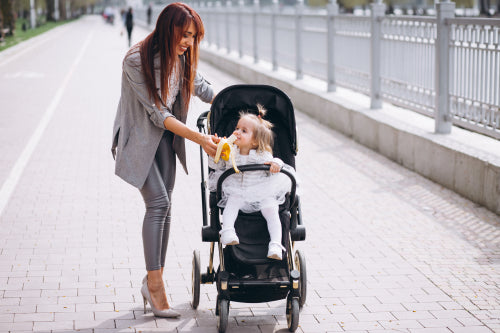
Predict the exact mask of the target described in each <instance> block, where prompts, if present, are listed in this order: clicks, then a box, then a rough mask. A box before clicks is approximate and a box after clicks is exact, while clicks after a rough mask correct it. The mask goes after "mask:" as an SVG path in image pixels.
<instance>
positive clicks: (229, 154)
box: [214, 134, 240, 173]
mask: <svg viewBox="0 0 500 333" xmlns="http://www.w3.org/2000/svg"><path fill="white" fill-rule="evenodd" d="M235 140H236V136H235V135H234V134H233V135H231V136H230V137H229V138H227V139H226V138H222V139H220V141H219V143H218V144H217V153H215V157H214V162H215V163H217V162H219V158H222V159H223V160H224V161H229V159H230V158H231V163H232V164H233V169H234V171H235V172H237V173H238V172H240V170H238V167H237V166H236V161H235V158H234V145H233V143H234V141H235Z"/></svg>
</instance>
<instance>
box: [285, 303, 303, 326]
mask: <svg viewBox="0 0 500 333" xmlns="http://www.w3.org/2000/svg"><path fill="white" fill-rule="evenodd" d="M299 311H300V308H299V300H298V299H297V298H295V297H291V296H288V297H287V298H286V322H287V324H288V330H289V331H290V332H295V331H296V330H297V327H298V326H299Z"/></svg>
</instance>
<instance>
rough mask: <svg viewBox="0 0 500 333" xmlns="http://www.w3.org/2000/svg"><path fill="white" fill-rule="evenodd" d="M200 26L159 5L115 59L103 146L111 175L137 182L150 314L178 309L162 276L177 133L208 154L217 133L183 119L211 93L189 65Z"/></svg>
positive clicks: (177, 6)
mask: <svg viewBox="0 0 500 333" xmlns="http://www.w3.org/2000/svg"><path fill="white" fill-rule="evenodd" d="M204 32H205V30H204V28H203V23H202V21H201V18H200V16H199V15H198V13H196V12H195V11H194V10H193V9H191V7H189V6H188V5H186V4H183V3H179V2H177V3H172V4H170V5H168V6H167V7H165V9H163V11H162V12H161V13H160V15H159V17H158V20H157V23H156V27H155V29H154V30H153V32H151V33H150V34H149V35H148V36H146V38H145V39H144V40H142V41H140V42H139V43H137V44H136V45H134V46H133V47H132V48H131V49H130V50H129V51H128V52H127V54H126V55H125V59H124V60H123V72H122V85H121V96H120V102H119V104H118V110H117V112H116V118H115V123H114V127H113V143H112V148H111V150H112V153H113V157H114V158H116V163H115V173H116V175H118V176H119V177H120V178H122V179H123V180H125V181H126V182H128V183H129V184H131V185H132V186H134V187H136V188H138V189H139V191H140V193H141V195H142V198H143V200H144V204H145V206H146V213H145V215H144V220H143V224H142V238H143V247H144V257H145V261H146V270H147V275H146V277H145V278H144V279H143V282H142V288H141V294H142V296H143V297H144V300H145V301H147V302H148V303H149V304H150V306H151V309H152V310H153V313H154V315H155V316H158V317H178V316H180V314H179V313H178V312H176V311H174V310H173V309H171V308H170V305H169V304H168V301H167V295H166V292H165V285H164V282H163V268H164V267H165V258H166V252H167V245H168V239H169V234H170V220H171V217H170V216H171V215H170V212H171V203H172V191H173V189H174V182H175V175H176V156H177V158H178V159H179V162H180V164H181V165H182V166H183V167H184V170H186V172H187V168H186V151H185V146H184V139H188V140H190V141H193V142H195V143H197V144H199V145H201V147H202V148H203V150H204V151H205V152H206V153H207V154H209V155H210V156H214V155H215V153H216V151H217V144H216V143H217V142H218V141H219V140H220V139H219V140H218V138H215V137H214V136H211V135H207V134H204V133H200V132H198V131H196V130H194V129H191V128H189V127H188V126H186V125H185V123H186V119H187V113H188V107H189V104H190V100H191V97H192V96H197V97H198V98H200V99H201V100H202V101H204V102H207V103H210V102H211V101H212V99H213V97H214V92H213V90H212V87H211V86H210V84H209V83H208V82H207V81H206V80H205V79H204V78H203V77H202V76H201V75H200V74H199V73H198V71H197V66H198V58H199V45H200V42H201V40H202V39H203V35H204ZM189 199H190V198H184V200H189ZM179 222H181V221H179ZM124 240H125V238H124ZM144 308H145V307H144Z"/></svg>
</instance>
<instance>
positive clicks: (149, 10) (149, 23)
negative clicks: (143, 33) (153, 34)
mask: <svg viewBox="0 0 500 333" xmlns="http://www.w3.org/2000/svg"><path fill="white" fill-rule="evenodd" d="M151 11H152V9H151V4H149V6H148V25H151Z"/></svg>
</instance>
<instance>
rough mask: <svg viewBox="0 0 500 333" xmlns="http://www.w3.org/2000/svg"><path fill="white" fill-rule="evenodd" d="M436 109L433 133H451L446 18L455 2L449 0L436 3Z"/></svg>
mask: <svg viewBox="0 0 500 333" xmlns="http://www.w3.org/2000/svg"><path fill="white" fill-rule="evenodd" d="M436 12H437V13H436V14H437V16H436V24H437V36H436V64H435V66H436V88H435V89H436V110H435V111H434V131H435V133H441V134H448V133H451V116H450V102H449V94H450V70H449V49H450V28H449V26H448V25H447V24H446V19H447V18H451V17H454V16H455V3H454V2H451V1H449V0H444V1H443V2H440V3H436Z"/></svg>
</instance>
